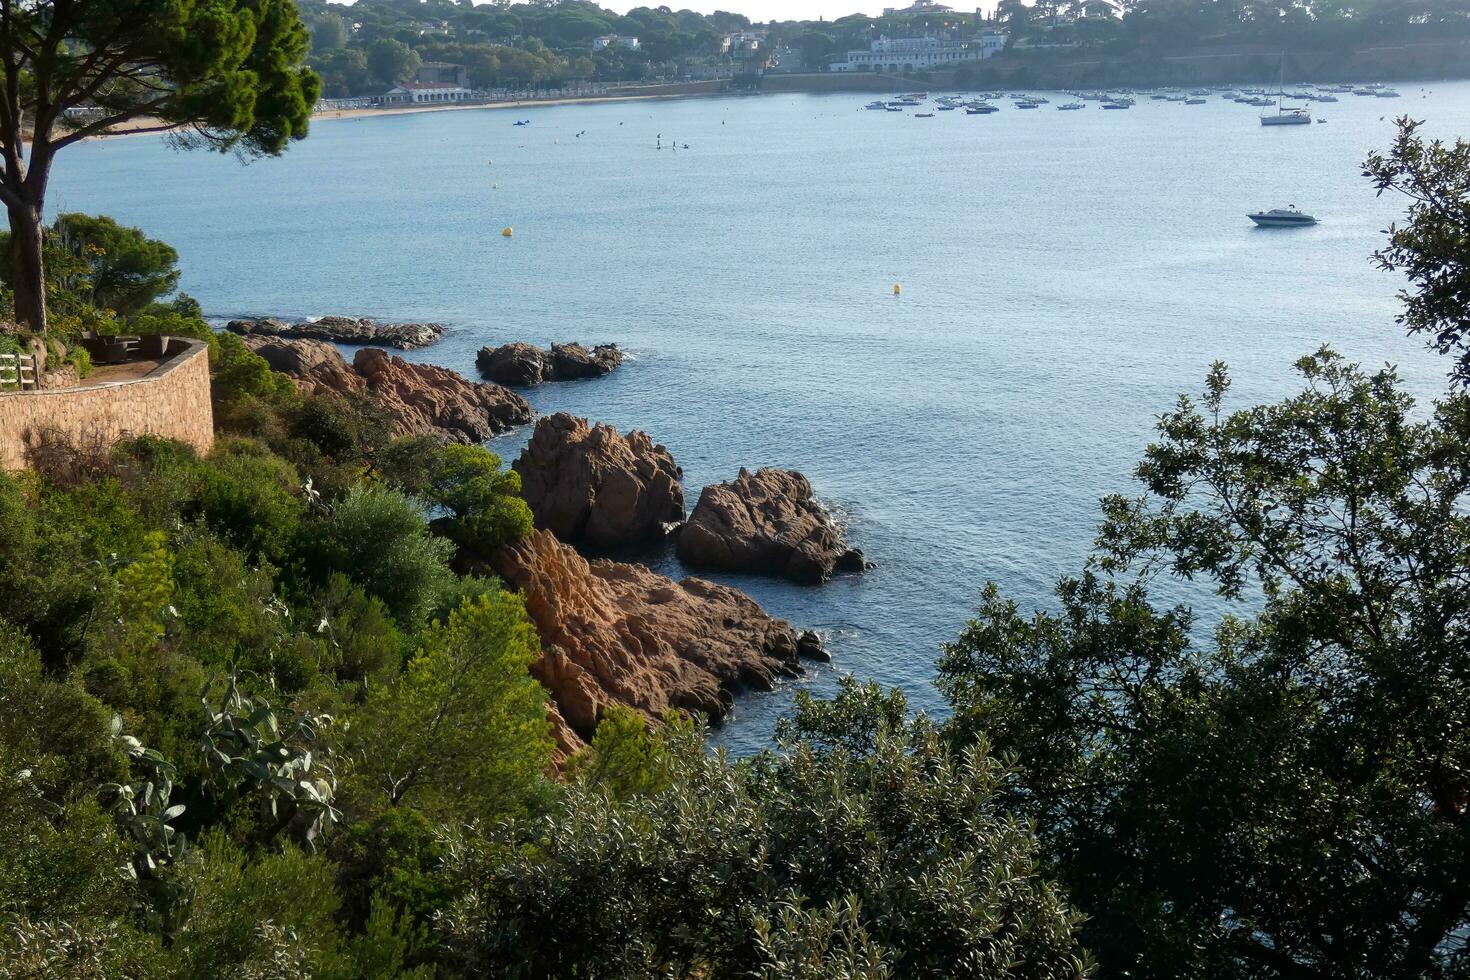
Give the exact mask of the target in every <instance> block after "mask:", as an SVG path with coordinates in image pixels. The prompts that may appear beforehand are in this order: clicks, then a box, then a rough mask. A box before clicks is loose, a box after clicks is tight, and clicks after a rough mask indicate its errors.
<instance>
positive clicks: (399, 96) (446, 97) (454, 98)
mask: <svg viewBox="0 0 1470 980" xmlns="http://www.w3.org/2000/svg"><path fill="white" fill-rule="evenodd" d="M471 94H472V93H471V91H470V90H469V89H468V88H465V87H464V86H463V85H456V84H454V83H453V82H404V83H403V84H402V85H395V86H393V87H392V88H390V89H389V90H388V91H386V92H384V93H383V94H382V95H380V96H378V97H377V99H376V100H375V101H376V102H377V103H378V105H423V104H426V103H434V102H463V101H465V100H466V99H468V98H470V96H471Z"/></svg>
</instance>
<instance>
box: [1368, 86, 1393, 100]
mask: <svg viewBox="0 0 1470 980" xmlns="http://www.w3.org/2000/svg"><path fill="white" fill-rule="evenodd" d="M1373 95H1374V97H1375V98H1379V99H1397V98H1398V97H1399V94H1398V93H1397V92H1395V91H1394V90H1393V89H1391V88H1381V89H1379V90H1378V91H1376V92H1374V93H1373Z"/></svg>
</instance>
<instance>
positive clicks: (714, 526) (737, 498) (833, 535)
mask: <svg viewBox="0 0 1470 980" xmlns="http://www.w3.org/2000/svg"><path fill="white" fill-rule="evenodd" d="M678 554H679V560H680V561H683V562H684V563H686V564H688V565H693V566H696V567H702V568H719V569H724V570H726V571H732V572H748V573H751V574H754V575H774V576H782V577H785V578H789V579H791V580H792V581H794V582H800V583H802V584H807V585H817V584H820V583H822V582H825V581H827V579H829V578H831V577H832V575H833V573H834V572H861V571H864V570H865V569H867V568H870V567H871V566H870V565H869V564H868V562H866V561H864V560H863V553H862V552H861V551H859V550H857V549H856V548H849V547H848V546H847V544H846V543H845V542H844V541H843V540H842V533H841V531H840V530H839V528H838V527H837V525H836V524H835V523H834V522H833V520H832V518H831V516H830V515H829V514H828V513H827V512H826V510H824V509H823V508H822V506H821V505H820V504H818V503H817V502H816V500H815V499H814V498H813V496H812V485H811V482H810V481H808V480H807V478H806V477H804V476H802V475H801V474H800V473H797V472H795V471H792V470H778V469H761V470H757V471H756V472H755V473H750V472H749V471H747V470H745V469H743V468H742V469H741V471H740V475H739V477H738V478H736V479H735V480H734V481H733V482H730V483H717V484H715V485H713V486H708V487H705V488H704V490H703V492H701V493H700V495H699V502H698V503H697V504H695V506H694V512H693V513H692V514H691V515H690V516H689V520H688V522H687V523H685V525H684V526H683V527H681V528H680V529H679V542H678Z"/></svg>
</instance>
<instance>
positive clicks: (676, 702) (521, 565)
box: [491, 531, 826, 751]
mask: <svg viewBox="0 0 1470 980" xmlns="http://www.w3.org/2000/svg"><path fill="white" fill-rule="evenodd" d="M491 565H492V567H493V568H494V570H495V571H496V572H497V574H499V575H500V577H501V578H502V579H503V580H504V581H505V583H506V584H507V586H508V587H510V588H513V589H519V590H521V592H523V593H524V595H525V597H526V609H527V612H528V613H529V614H530V617H531V620H532V621H533V622H534V623H535V624H536V631H537V633H538V634H539V635H540V637H541V649H542V654H541V659H540V660H539V661H537V662H536V663H535V664H534V665H533V666H532V668H531V671H532V673H533V674H534V675H535V676H536V678H537V679H538V680H540V681H541V683H542V684H544V685H545V686H546V688H547V689H548V690H549V691H550V692H551V696H552V699H553V700H554V701H555V704H556V712H555V714H554V715H553V720H554V721H555V720H556V719H557V718H560V719H561V720H563V721H564V722H565V724H566V726H567V728H568V729H569V731H562V732H559V733H558V743H559V745H560V746H561V747H562V749H563V751H570V750H573V749H575V748H576V747H578V744H579V742H581V741H586V740H590V739H591V737H592V733H593V731H594V730H595V729H596V727H597V722H598V720H599V718H600V717H601V715H602V712H603V710H604V709H605V708H606V707H607V706H608V705H610V704H621V705H626V706H628V707H630V708H633V709H635V710H636V711H638V712H639V713H641V714H643V715H644V716H645V717H647V718H650V719H657V718H659V717H660V716H661V715H662V714H663V713H664V712H665V711H667V710H669V709H671V708H673V709H680V710H683V711H690V712H694V711H698V712H703V713H705V714H706V715H708V716H709V717H710V718H711V719H715V720H718V719H719V718H722V717H723V716H724V715H725V713H726V712H727V711H729V709H730V704H731V702H732V699H733V695H734V693H735V692H736V691H738V690H739V689H741V688H758V689H761V690H769V689H770V688H771V687H772V686H773V685H774V684H775V683H776V681H777V679H778V678H780V677H789V676H795V675H796V674H798V673H800V671H801V663H800V661H801V658H803V657H809V658H818V659H826V654H825V653H824V652H823V651H822V648H821V642H820V641H819V640H818V639H817V637H816V635H815V634H812V633H798V632H797V631H796V630H795V629H793V628H792V626H791V624H790V623H787V622H786V621H784V620H780V619H773V618H772V617H770V616H769V615H767V614H766V612H765V611H764V610H763V609H761V607H760V606H759V605H757V604H756V602H755V601H754V600H752V599H751V598H750V597H749V596H747V595H745V594H744V593H741V592H738V591H736V590H735V589H731V588H727V587H726V586H722V585H716V584H714V583H713V582H706V581H704V580H703V579H698V578H686V579H684V580H683V581H682V582H675V581H673V580H672V579H668V578H665V577H664V576H662V575H658V574H656V573H654V572H652V571H650V570H649V569H647V568H645V567H644V566H642V565H632V564H625V563H622V562H612V561H592V562H589V561H587V560H586V559H585V558H583V557H582V556H581V555H579V554H577V552H576V551H575V550H574V549H572V548H571V547H569V546H567V545H565V544H563V543H561V542H560V541H558V540H557V539H556V538H555V536H553V535H552V534H551V533H550V532H548V531H537V532H535V533H534V534H533V535H532V536H531V537H529V538H526V539H525V540H523V541H520V542H519V543H517V544H515V545H511V546H509V547H506V548H502V549H501V550H500V551H498V552H497V553H496V554H495V556H494V557H493V558H492V559H491Z"/></svg>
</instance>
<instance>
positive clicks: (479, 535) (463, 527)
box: [426, 443, 533, 554]
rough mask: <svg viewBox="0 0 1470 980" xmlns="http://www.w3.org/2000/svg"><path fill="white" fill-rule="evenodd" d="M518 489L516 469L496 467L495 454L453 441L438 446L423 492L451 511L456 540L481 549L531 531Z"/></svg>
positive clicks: (528, 512) (484, 550) (487, 549)
mask: <svg viewBox="0 0 1470 980" xmlns="http://www.w3.org/2000/svg"><path fill="white" fill-rule="evenodd" d="M520 494H521V477H520V474H519V473H517V472H515V471H514V470H507V469H502V468H501V464H500V457H499V456H497V455H495V454H494V453H492V452H491V451H490V450H488V449H486V448H484V447H483V446H462V445H459V444H456V443H451V444H450V445H447V446H443V447H441V448H440V450H439V454H438V460H437V462H436V465H435V467H434V471H433V475H432V478H431V480H430V483H429V486H428V489H427V491H426V496H427V497H428V498H429V499H430V500H431V501H433V502H434V503H436V504H439V505H440V506H442V507H445V508H447V509H448V510H449V512H450V513H451V514H452V515H453V516H454V522H455V536H456V537H457V538H458V539H459V541H460V543H462V544H464V545H466V546H467V547H470V548H473V549H474V550H476V551H478V552H480V553H482V554H489V553H490V552H492V551H494V550H495V549H497V548H499V547H501V546H502V545H506V544H511V543H513V542H515V541H519V540H520V539H521V538H523V537H525V536H526V535H528V534H530V533H531V531H532V529H533V518H532V516H531V508H530V507H529V506H527V504H526V502H525V501H524V500H522V499H521V495H520Z"/></svg>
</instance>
